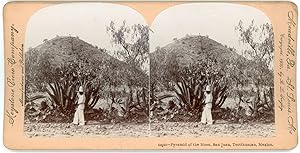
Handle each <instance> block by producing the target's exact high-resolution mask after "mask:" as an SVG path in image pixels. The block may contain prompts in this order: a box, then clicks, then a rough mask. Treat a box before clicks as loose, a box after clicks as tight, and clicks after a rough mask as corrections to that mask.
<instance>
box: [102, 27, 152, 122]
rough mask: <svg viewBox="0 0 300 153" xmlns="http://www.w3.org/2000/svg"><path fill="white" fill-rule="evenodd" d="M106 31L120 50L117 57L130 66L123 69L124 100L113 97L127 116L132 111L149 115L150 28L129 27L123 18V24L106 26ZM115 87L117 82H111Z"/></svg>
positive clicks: (130, 114) (116, 54) (129, 115)
mask: <svg viewBox="0 0 300 153" xmlns="http://www.w3.org/2000/svg"><path fill="white" fill-rule="evenodd" d="M107 32H108V33H109V34H110V35H111V40H112V41H111V42H112V44H114V45H115V46H116V47H119V48H120V49H119V50H117V51H116V52H115V56H116V57H117V58H119V59H120V60H122V61H123V62H124V63H125V64H126V65H127V67H126V68H125V69H126V71H123V73H122V76H123V80H122V81H123V82H125V85H126V86H127V87H128V90H129V91H126V93H127V98H126V99H125V100H118V101H116V100H114V97H115V96H113V94H111V96H112V97H111V98H112V100H113V101H114V102H117V103H118V104H119V105H120V107H121V108H122V110H123V112H124V118H132V117H131V116H132V114H136V113H139V112H142V114H143V115H145V116H146V117H147V116H148V110H149V107H148V94H147V93H146V91H147V90H148V75H147V74H146V73H147V71H148V70H147V65H148V61H149V60H148V52H149V42H148V41H149V28H148V26H145V25H141V24H134V25H132V26H128V25H127V24H126V22H125V21H124V22H123V24H122V25H121V26H120V27H116V26H115V23H114V22H111V23H110V25H109V26H108V27H107ZM112 86H113V87H115V86H114V85H112Z"/></svg>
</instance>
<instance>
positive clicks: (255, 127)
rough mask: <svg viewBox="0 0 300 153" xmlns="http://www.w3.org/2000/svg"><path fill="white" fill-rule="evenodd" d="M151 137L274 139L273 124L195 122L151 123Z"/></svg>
mask: <svg viewBox="0 0 300 153" xmlns="http://www.w3.org/2000/svg"><path fill="white" fill-rule="evenodd" d="M151 135H152V136H154V137H182V136H186V137H274V136H275V124H274V123H269V124H263V123H243V124H238V123H226V122H221V121H220V122H219V123H216V124H213V125H201V124H199V123H196V122H181V123H176V122H166V123H152V124H151Z"/></svg>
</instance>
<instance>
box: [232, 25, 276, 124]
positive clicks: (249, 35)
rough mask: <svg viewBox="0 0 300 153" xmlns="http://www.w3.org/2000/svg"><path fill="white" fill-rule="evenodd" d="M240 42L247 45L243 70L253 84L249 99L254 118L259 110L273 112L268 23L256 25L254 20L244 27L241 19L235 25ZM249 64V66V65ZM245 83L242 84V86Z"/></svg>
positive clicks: (271, 63) (271, 59) (272, 48)
mask: <svg viewBox="0 0 300 153" xmlns="http://www.w3.org/2000/svg"><path fill="white" fill-rule="evenodd" d="M236 31H237V32H238V34H239V38H240V42H242V43H243V44H245V45H246V46H248V47H249V49H246V50H245V51H244V56H246V57H248V58H249V62H248V68H247V71H245V72H243V75H245V76H246V78H247V79H248V82H249V83H250V84H252V85H254V90H253V91H252V93H253V94H254V96H255V98H254V100H252V101H251V103H252V110H253V116H254V118H257V117H258V115H259V112H261V111H262V112H264V113H266V112H274V100H273V99H274V97H273V96H274V94H273V92H274V91H273V90H274V82H273V81H274V74H273V72H274V71H273V60H274V33H273V27H272V25H271V24H269V23H265V24H262V25H260V26H256V25H255V23H254V20H253V21H252V22H251V24H250V25H249V26H248V27H246V26H245V25H244V24H243V22H242V21H240V22H239V23H238V25H237V26H236ZM249 65H250V66H249ZM244 86H245V85H243V84H242V87H244Z"/></svg>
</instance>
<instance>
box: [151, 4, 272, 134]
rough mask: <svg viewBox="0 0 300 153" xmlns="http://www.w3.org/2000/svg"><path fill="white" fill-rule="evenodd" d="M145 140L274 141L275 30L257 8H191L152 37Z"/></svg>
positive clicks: (160, 20) (169, 12) (165, 18)
mask: <svg viewBox="0 0 300 153" xmlns="http://www.w3.org/2000/svg"><path fill="white" fill-rule="evenodd" d="M149 42H150V127H151V134H150V135H151V137H188V138H193V137H226V138H227V137H229V138H230V137H245V138H248V137H274V136H275V135H276V133H275V110H274V66H273V62H274V61H273V60H274V33H273V27H272V24H271V22H270V20H269V19H268V17H267V16H266V15H265V14H264V13H263V12H261V11H260V10H257V9H256V8H253V7H249V6H245V5H239V4H228V3H227V4H225V3H189V4H182V5H176V6H173V7H170V8H168V9H166V10H164V11H162V12H161V13H160V14H159V15H158V16H156V18H155V19H154V21H153V22H152V25H151V32H150V40H149Z"/></svg>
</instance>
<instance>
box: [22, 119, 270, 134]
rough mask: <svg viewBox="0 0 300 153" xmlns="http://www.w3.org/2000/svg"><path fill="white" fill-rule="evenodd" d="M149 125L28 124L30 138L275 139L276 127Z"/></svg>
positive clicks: (174, 123)
mask: <svg viewBox="0 0 300 153" xmlns="http://www.w3.org/2000/svg"><path fill="white" fill-rule="evenodd" d="M150 128H151V133H150V130H149V124H148V123H143V124H128V123H118V124H101V123H96V122H95V123H89V124H88V125H85V126H75V125H72V124H71V123H26V124H25V127H24V132H25V135H26V136H28V137H72V136H89V137H149V136H150V137H273V136H275V124H274V123H271V124H262V123H244V124H233V123H230V124H226V123H217V124H213V125H201V124H199V123H197V122H178V123H176V122H160V123H151V125H150Z"/></svg>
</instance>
